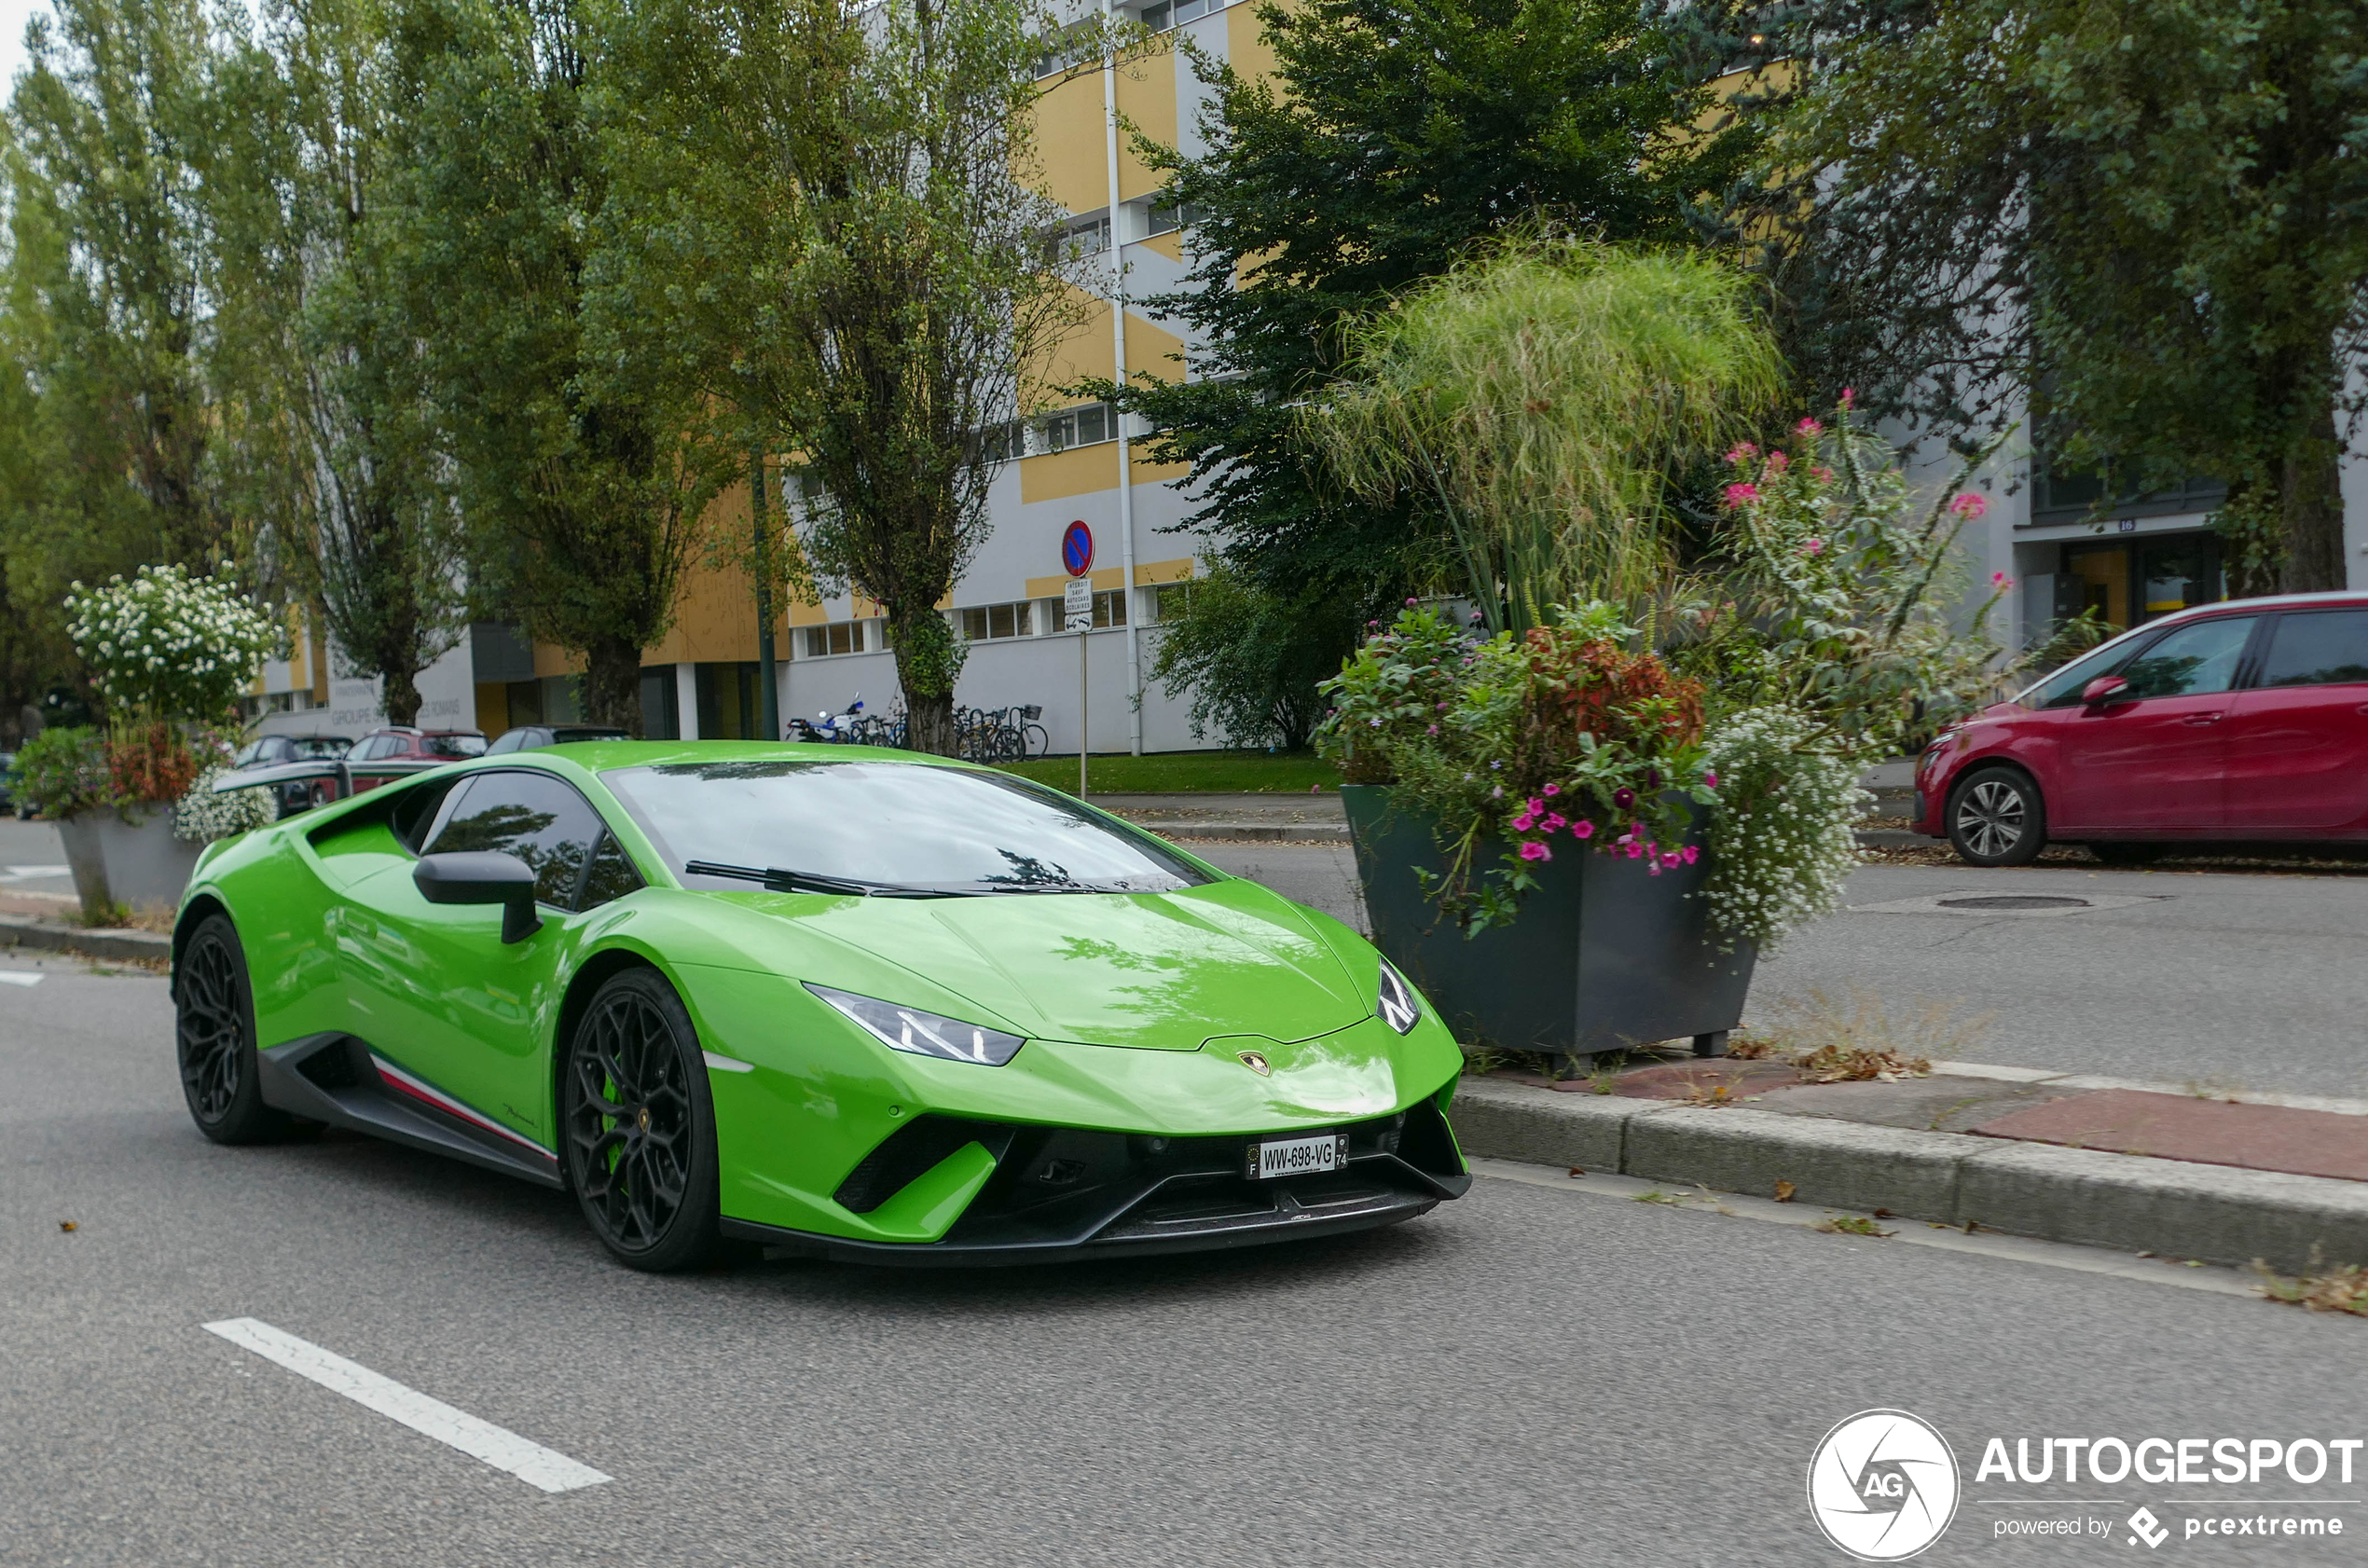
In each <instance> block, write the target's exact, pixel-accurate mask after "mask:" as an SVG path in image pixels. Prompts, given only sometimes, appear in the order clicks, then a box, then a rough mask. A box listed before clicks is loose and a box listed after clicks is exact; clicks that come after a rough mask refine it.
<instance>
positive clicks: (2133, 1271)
mask: <svg viewBox="0 0 2368 1568" xmlns="http://www.w3.org/2000/svg"><path fill="white" fill-rule="evenodd" d="M1471 1167H1472V1174H1473V1175H1474V1176H1493V1177H1494V1178H1495V1179H1496V1180H1498V1181H1518V1182H1520V1183H1521V1184H1522V1185H1524V1186H1527V1187H1550V1188H1553V1189H1555V1190H1559V1191H1563V1192H1573V1193H1580V1194H1586V1195H1590V1196H1593V1197H1598V1198H1626V1199H1630V1200H1634V1199H1638V1198H1642V1197H1643V1196H1644V1195H1645V1193H1647V1192H1661V1193H1666V1194H1667V1195H1668V1198H1669V1203H1670V1206H1671V1207H1672V1208H1686V1209H1700V1210H1702V1211H1704V1212H1706V1213H1710V1214H1723V1215H1728V1216H1730V1217H1734V1218H1737V1219H1757V1220H1763V1221H1766V1222H1768V1223H1769V1224H1775V1225H1791V1226H1796V1227H1797V1228H1799V1229H1801V1230H1810V1229H1812V1228H1814V1227H1815V1226H1817V1225H1819V1224H1820V1223H1822V1222H1824V1220H1827V1219H1830V1218H1832V1217H1835V1216H1837V1215H1842V1214H1848V1213H1850V1212H1852V1211H1850V1210H1848V1209H1836V1208H1825V1207H1823V1206H1821V1205H1819V1204H1801V1203H1792V1204H1780V1203H1777V1202H1775V1201H1774V1200H1773V1199H1769V1198H1747V1197H1745V1196H1743V1195H1742V1193H1740V1192H1712V1191H1708V1190H1704V1189H1701V1188H1688V1187H1687V1186H1686V1185H1685V1184H1684V1183H1683V1182H1668V1181H1663V1182H1652V1181H1640V1180H1638V1179H1637V1178H1636V1177H1634V1176H1593V1175H1589V1176H1571V1175H1569V1174H1568V1173H1567V1172H1565V1171H1563V1170H1560V1169H1558V1168H1556V1167H1555V1166H1552V1165H1531V1164H1525V1163H1522V1162H1520V1161H1515V1160H1488V1159H1474V1160H1472V1161H1471ZM1879 1223H1880V1224H1881V1225H1882V1227H1883V1228H1884V1229H1885V1230H1887V1231H1891V1232H1892V1233H1891V1234H1890V1235H1889V1236H1887V1237H1883V1238H1879V1239H1880V1240H1882V1241H1884V1242H1886V1243H1889V1242H1905V1243H1907V1245H1910V1246H1929V1247H1937V1248H1938V1249H1940V1250H1941V1251H1943V1252H1970V1253H1975V1254H1977V1255H1978V1256H1980V1257H1984V1258H2004V1259H2012V1260H2013V1261H2015V1262H2017V1263H2039V1264H2044V1265H2045V1266H2046V1267H2048V1268H2051V1269H2071V1270H2072V1271H2074V1272H2078V1273H2084V1274H2110V1275H2112V1276H2113V1277H2114V1278H2116V1279H2134V1280H2140V1281H2142V1282H2144V1283H2145V1284H2148V1285H2175V1286H2179V1287H2180V1288H2181V1289H2182V1290H2202V1291H2208V1292H2210V1293H2211V1294H2213V1295H2215V1296H2245V1297H2250V1298H2251V1299H2252V1300H2260V1299H2261V1292H2260V1290H2259V1289H2257V1288H2256V1287H2255V1286H2254V1283H2253V1280H2252V1278H2251V1275H2249V1274H2243V1273H2239V1272H2237V1271H2236V1270H2235V1269H2223V1268H2218V1267H2214V1266H2211V1265H2205V1266H2202V1267H2198V1268H2192V1269H2191V1268H2189V1267H2188V1266H2187V1265H2185V1264H2184V1263H2173V1262H2169V1261H2168V1260H2166V1259H2160V1258H2139V1257H2136V1256H2133V1255H2132V1254H2129V1253H2126V1252H2108V1251H2106V1250H2105V1249H2103V1248H2102V1247H2094V1246H2074V1245H2072V1244H2071V1243H2069V1242H2043V1241H2037V1240H2034V1239H2032V1238H2031V1237H2029V1236H2002V1235H1999V1234H1998V1233H1996V1232H1995V1231H1978V1232H1976V1233H1975V1234H1973V1235H1970V1236H1969V1235H1967V1234H1966V1233H1965V1232H1964V1231H1960V1230H1957V1229H1956V1228H1955V1227H1953V1226H1951V1227H1948V1228H1945V1229H1941V1230H1934V1228H1933V1227H1932V1226H1931V1225H1929V1224H1927V1223H1926V1222H1925V1221H1923V1220H1921V1219H1899V1218H1885V1219H1883V1220H1881V1221H1879ZM1865 1239H1867V1240H1869V1241H1872V1240H1877V1239H1878V1238H1875V1237H1868V1238H1865Z"/></svg>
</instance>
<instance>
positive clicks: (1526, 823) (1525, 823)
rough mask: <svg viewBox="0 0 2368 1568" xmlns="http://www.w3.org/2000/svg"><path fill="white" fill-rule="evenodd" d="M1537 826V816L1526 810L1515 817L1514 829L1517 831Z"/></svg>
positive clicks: (1520, 831) (1526, 830)
mask: <svg viewBox="0 0 2368 1568" xmlns="http://www.w3.org/2000/svg"><path fill="white" fill-rule="evenodd" d="M1535 826H1537V818H1535V817H1533V816H1531V815H1530V814H1529V813H1528V812H1526V811H1524V812H1522V813H1521V815H1520V816H1519V817H1516V818H1513V831H1514V832H1517V833H1525V832H1529V831H1530V829H1532V828H1534V827H1535Z"/></svg>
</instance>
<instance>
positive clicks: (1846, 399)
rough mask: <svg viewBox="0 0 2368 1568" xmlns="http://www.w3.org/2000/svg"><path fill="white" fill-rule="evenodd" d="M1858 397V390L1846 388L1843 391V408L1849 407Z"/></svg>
mask: <svg viewBox="0 0 2368 1568" xmlns="http://www.w3.org/2000/svg"><path fill="white" fill-rule="evenodd" d="M1857 396H1858V389H1857V388H1856V387H1844V388H1843V389H1842V406H1843V407H1845V408H1847V407H1849V406H1851V404H1852V402H1853V401H1854V400H1855V399H1856V398H1857Z"/></svg>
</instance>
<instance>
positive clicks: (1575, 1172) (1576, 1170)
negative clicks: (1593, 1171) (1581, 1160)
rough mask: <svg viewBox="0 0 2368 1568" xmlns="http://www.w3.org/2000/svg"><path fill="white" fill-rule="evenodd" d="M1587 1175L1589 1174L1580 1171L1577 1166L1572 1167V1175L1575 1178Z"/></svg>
mask: <svg viewBox="0 0 2368 1568" xmlns="http://www.w3.org/2000/svg"><path fill="white" fill-rule="evenodd" d="M1586 1174H1587V1173H1586V1172H1585V1171H1583V1170H1581V1169H1579V1168H1578V1167H1577V1166H1576V1165H1573V1166H1572V1167H1571V1175H1573V1176H1585V1175H1586Z"/></svg>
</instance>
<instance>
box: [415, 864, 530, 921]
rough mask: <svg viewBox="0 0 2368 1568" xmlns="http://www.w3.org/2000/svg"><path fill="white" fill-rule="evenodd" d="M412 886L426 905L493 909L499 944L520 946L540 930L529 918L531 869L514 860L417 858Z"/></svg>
mask: <svg viewBox="0 0 2368 1568" xmlns="http://www.w3.org/2000/svg"><path fill="white" fill-rule="evenodd" d="M411 882H412V885H413V886H414V887H418V888H419V889H420V897H421V898H423V899H425V900H427V901H428V902H430V903H498V904H500V905H501V906H502V940H503V942H505V943H507V942H524V941H525V940H526V939H527V938H529V937H530V936H532V935H533V934H534V933H535V932H536V931H538V930H540V929H541V928H542V927H543V917H542V916H541V915H537V914H535V913H534V868H533V867H532V866H530V865H528V864H527V863H526V862H525V861H524V860H519V859H518V858H517V857H516V855H502V854H497V853H495V852H493V851H491V850H482V849H480V850H457V851H454V852H453V853H450V854H446V855H422V856H420V863H419V864H418V865H416V866H413V867H412V868H411Z"/></svg>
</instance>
